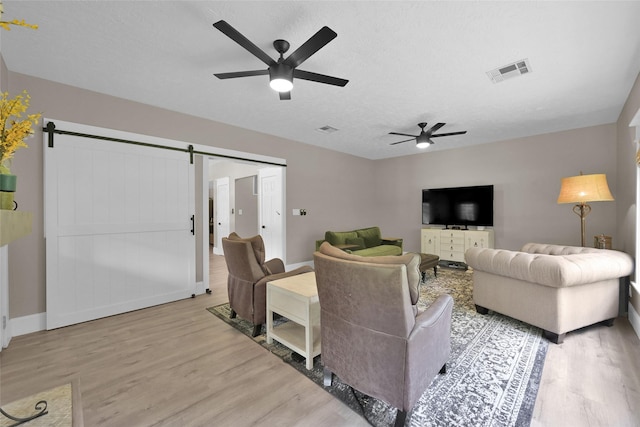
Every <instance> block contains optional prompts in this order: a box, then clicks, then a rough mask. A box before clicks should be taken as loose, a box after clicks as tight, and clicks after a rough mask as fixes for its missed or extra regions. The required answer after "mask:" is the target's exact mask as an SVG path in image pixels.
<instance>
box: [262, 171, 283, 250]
mask: <svg viewBox="0 0 640 427" xmlns="http://www.w3.org/2000/svg"><path fill="white" fill-rule="evenodd" d="M258 180H259V181H260V187H259V188H260V194H259V195H258V204H259V207H258V212H259V216H260V218H259V221H260V224H261V225H260V234H261V235H262V239H263V240H264V247H265V256H266V259H272V258H281V259H284V240H283V235H284V233H283V231H284V206H283V200H284V199H283V197H282V194H283V193H284V185H283V179H282V168H264V169H260V170H259V171H258Z"/></svg>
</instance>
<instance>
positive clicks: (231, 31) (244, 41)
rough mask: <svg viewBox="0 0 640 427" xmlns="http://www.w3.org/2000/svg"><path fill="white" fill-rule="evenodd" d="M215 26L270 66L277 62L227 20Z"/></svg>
mask: <svg viewBox="0 0 640 427" xmlns="http://www.w3.org/2000/svg"><path fill="white" fill-rule="evenodd" d="M213 26H214V27H216V28H217V29H218V30H220V31H222V32H223V33H224V34H225V35H226V36H227V37H229V38H230V39H231V40H233V41H234V42H236V43H238V44H239V45H240V46H242V47H243V48H245V49H246V50H248V51H249V52H250V53H251V54H253V56H255V57H256V58H258V59H259V60H260V61H262V62H264V63H265V64H267V65H269V66H271V65H272V64H275V61H274V60H273V59H271V57H270V56H269V55H267V54H266V53H265V52H264V51H263V50H262V49H260V48H259V47H258V46H256V45H255V44H253V43H252V42H251V41H250V40H249V39H248V38H246V37H245V36H243V35H242V34H240V33H239V32H238V30H236V29H235V28H233V27H232V26H231V25H229V24H228V23H227V22H226V21H223V20H220V21H218V22H216V23H215V24H213Z"/></svg>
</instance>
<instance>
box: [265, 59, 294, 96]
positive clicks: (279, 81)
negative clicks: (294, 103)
mask: <svg viewBox="0 0 640 427" xmlns="http://www.w3.org/2000/svg"><path fill="white" fill-rule="evenodd" d="M269 78H270V82H269V86H271V89H273V90H275V91H276V92H289V91H290V90H291V89H293V68H291V67H289V66H287V65H285V64H282V63H279V64H276V65H275V66H274V67H269Z"/></svg>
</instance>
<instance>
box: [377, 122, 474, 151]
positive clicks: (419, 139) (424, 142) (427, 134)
mask: <svg viewBox="0 0 640 427" xmlns="http://www.w3.org/2000/svg"><path fill="white" fill-rule="evenodd" d="M444 125H446V123H436V124H435V125H433V126H431V127H430V128H429V129H427V130H424V128H425V127H426V126H427V123H424V122H423V123H418V126H419V127H420V135H409V134H408V133H399V132H389V135H400V136H410V137H411V139H405V140H404V141H398V142H392V143H391V144H389V145H396V144H402V143H403V142H409V141H413V140H415V141H416V147H418V148H427V147H428V146H430V145H431V144H433V141H432V140H431V138H438V137H440V136H452V135H464V134H465V133H467V131H466V130H463V131H460V132H449V133H439V134H435V135H434V132H436V131H437V130H438V129H440V128H441V127H442V126H444Z"/></svg>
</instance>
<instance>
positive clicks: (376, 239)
mask: <svg viewBox="0 0 640 427" xmlns="http://www.w3.org/2000/svg"><path fill="white" fill-rule="evenodd" d="M356 233H357V235H358V237H362V238H363V239H364V245H365V247H367V248H371V247H373V246H380V244H382V234H381V233H380V227H369V228H361V229H359V230H356Z"/></svg>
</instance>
